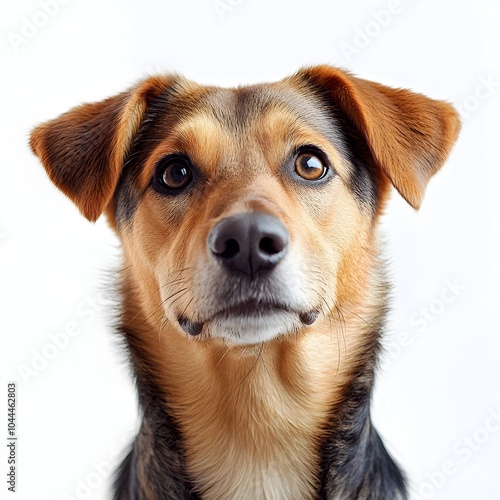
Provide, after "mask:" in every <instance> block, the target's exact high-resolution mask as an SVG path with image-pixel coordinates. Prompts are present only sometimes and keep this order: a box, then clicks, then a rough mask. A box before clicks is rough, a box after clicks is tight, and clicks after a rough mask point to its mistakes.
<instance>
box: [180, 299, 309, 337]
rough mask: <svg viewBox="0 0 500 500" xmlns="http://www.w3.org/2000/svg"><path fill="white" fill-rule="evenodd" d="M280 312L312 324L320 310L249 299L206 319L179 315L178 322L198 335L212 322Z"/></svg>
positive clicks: (239, 319) (303, 323)
mask: <svg viewBox="0 0 500 500" xmlns="http://www.w3.org/2000/svg"><path fill="white" fill-rule="evenodd" d="M279 314H286V315H289V316H295V317H296V318H298V320H299V321H300V324H302V325H304V326H310V325H312V324H313V323H314V322H315V321H316V320H317V319H318V316H319V310H318V309H311V310H309V311H302V312H300V311H295V310H292V309H290V308H289V307H287V306H286V305H284V304H279V303H276V304H274V303H270V302H259V301H255V300H249V301H246V302H241V303H238V304H235V305H232V306H229V307H226V308H223V309H221V310H219V311H217V312H216V313H214V314H212V315H211V317H210V318H209V319H207V320H204V321H194V320H191V319H189V318H188V317H186V316H179V318H178V322H179V325H180V327H181V328H182V330H183V331H184V332H185V333H187V334H188V335H190V336H192V337H196V336H198V335H200V334H201V333H202V332H203V329H204V326H205V325H206V324H207V323H210V322H214V321H216V322H229V321H235V320H238V321H245V320H248V321H251V320H255V319H262V318H267V317H272V316H273V315H279Z"/></svg>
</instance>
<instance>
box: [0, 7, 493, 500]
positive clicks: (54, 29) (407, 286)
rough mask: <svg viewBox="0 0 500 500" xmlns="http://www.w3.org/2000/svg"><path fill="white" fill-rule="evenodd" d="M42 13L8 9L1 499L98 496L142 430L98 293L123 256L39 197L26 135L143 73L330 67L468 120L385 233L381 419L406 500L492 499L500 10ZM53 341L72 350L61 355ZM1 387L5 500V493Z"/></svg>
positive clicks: (1, 221) (391, 212) (49, 190)
mask: <svg viewBox="0 0 500 500" xmlns="http://www.w3.org/2000/svg"><path fill="white" fill-rule="evenodd" d="M52 1H53V2H54V1H55V0H52ZM42 2H43V0H41V2H38V1H30V0H19V1H16V2H14V1H13V0H4V1H3V2H2V6H1V12H0V19H1V21H0V22H1V33H0V50H1V57H2V59H1V60H2V65H1V73H2V87H1V89H2V91H1V92H0V109H1V117H2V119H1V120H0V127H1V133H0V145H1V166H0V172H1V181H0V207H1V211H0V259H1V268H0V293H1V297H0V304H1V308H2V309H1V315H0V322H1V351H0V352H1V357H2V360H1V370H2V373H1V385H0V387H1V390H0V394H3V396H0V400H1V404H0V408H1V411H0V429H1V430H0V439H2V443H1V444H0V450H3V451H1V452H0V464H1V467H0V471H1V474H0V477H1V478H2V479H1V481H0V483H1V484H0V492H1V493H0V497H1V498H10V497H11V496H12V498H19V499H26V500H31V499H42V500H43V499H66V500H68V499H77V498H92V499H104V498H109V485H110V481H111V476H110V472H109V464H110V463H111V462H113V463H116V461H117V458H116V457H117V453H119V452H120V451H121V450H122V449H123V448H124V446H125V444H126V443H127V442H128V440H129V439H130V437H131V436H132V433H133V431H134V428H135V426H136V420H137V413H136V397H135V393H134V387H133V384H132V382H131V379H130V376H129V370H128V367H127V366H126V364H125V363H124V362H123V360H124V357H123V355H122V354H121V351H120V349H119V346H118V343H117V341H116V338H115V337H114V336H113V335H112V333H111V327H110V326H109V324H110V322H111V318H110V315H109V311H107V309H109V308H108V307H107V306H106V305H105V304H104V305H103V304H102V302H103V300H102V297H101V296H100V295H99V294H100V293H101V291H102V290H105V289H106V287H107V283H108V282H109V274H107V273H109V271H112V270H113V269H116V268H118V266H119V250H118V245H117V241H116V240H115V238H114V236H113V235H112V234H111V231H110V230H109V229H108V228H107V226H106V223H105V221H104V220H99V221H98V222H97V224H95V225H92V224H90V223H88V222H87V221H86V220H84V219H83V218H82V217H81V216H80V215H79V213H78V211H77V209H76V208H75V207H74V206H73V205H72V204H71V203H70V202H69V201H68V200H67V199H66V198H65V197H64V196H63V195H62V194H61V193H60V192H58V191H57V190H56V188H55V187H54V186H52V185H51V184H50V182H49V181H48V180H47V178H46V175H45V172H44V171H43V169H42V168H41V166H40V164H39V162H38V161H37V159H36V158H35V157H34V156H32V155H31V153H30V151H29V150H28V147H27V139H28V134H29V130H30V129H31V128H32V127H33V126H34V125H35V124H37V123H40V122H42V121H44V120H46V119H49V118H52V117H55V116H57V115H58V114H60V113H62V112H64V111H66V110H67V109H69V108H70V107H72V106H74V105H76V104H78V103H80V102H85V101H93V100H99V99H102V98H104V97H107V96H109V95H112V94H114V93H116V92H119V91H121V90H122V89H124V88H125V87H127V86H129V85H130V84H132V83H133V82H135V81H136V80H137V79H138V78H140V77H142V76H144V75H147V74H151V73H153V72H155V71H172V70H175V71H178V72H181V73H184V74H185V75H186V76H188V77H189V78H191V79H193V80H197V81H199V82H200V83H213V84H219V85H236V84H243V83H254V82H259V81H270V80H275V79H280V78H282V77H284V76H287V75H288V74H291V73H292V72H294V71H296V70H297V69H298V68H299V67H300V66H302V65H306V64H316V63H330V64H334V65H340V66H343V67H345V68H348V69H351V70H352V71H354V72H355V73H356V74H358V75H360V76H363V77H365V78H369V79H373V80H377V81H380V82H383V83H386V84H389V85H394V86H402V87H409V88H412V89H414V90H417V91H419V92H422V93H426V94H428V95H430V96H432V97H434V98H441V99H448V100H450V101H451V102H453V103H455V104H456V105H458V106H461V109H462V119H463V130H462V134H461V136H460V140H459V142H458V143H457V145H456V147H455V149H454V151H453V154H452V155H451V157H450V159H449V161H448V163H447V165H446V166H445V167H444V169H443V170H442V171H441V172H440V173H439V174H438V175H437V176H436V177H435V178H434V179H433V180H432V181H431V184H430V187H429V189H428V191H427V194H426V199H425V201H424V204H423V207H422V209H421V210H420V212H419V213H415V212H414V211H413V210H412V209H411V208H410V207H409V206H407V205H406V203H405V202H404V201H403V200H402V199H401V198H399V197H398V196H397V195H395V194H394V196H393V199H392V201H391V203H390V205H389V208H388V211H387V215H386V217H385V219H384V221H383V229H384V232H385V235H386V238H387V241H388V244H387V254H388V256H389V257H390V267H391V270H392V279H393V282H394V285H395V287H394V298H393V301H392V305H393V311H392V313H391V315H390V322H389V332H388V336H387V338H386V344H387V346H388V347H389V352H388V354H387V355H386V363H385V365H384V369H383V370H382V371H381V373H380V374H379V377H378V379H377V386H376V391H375V395H374V405H373V417H374V420H375V423H376V425H377V426H378V428H379V430H380V431H381V433H382V435H383V436H384V438H385V442H386V443H387V445H388V446H389V448H390V449H391V451H392V452H393V453H394V455H395V456H396V457H397V459H398V460H399V462H400V464H401V465H402V466H403V467H404V469H405V470H406V471H407V472H408V474H409V477H410V479H411V484H412V491H413V498H415V499H418V498H434V499H449V500H470V499H473V500H476V499H480V500H490V499H500V422H496V423H494V420H493V417H492V415H493V416H494V415H496V416H497V417H496V418H497V419H498V420H500V415H499V412H500V362H499V359H500V329H499V326H498V325H499V323H500V321H499V320H500V314H499V306H498V299H499V292H498V283H499V282H500V258H499V255H500V252H499V243H500V228H499V216H500V211H499V208H500V202H499V200H500V196H499V186H500V173H499V172H500V168H499V164H498V160H499V154H498V153H499V143H500V141H499V137H500V127H499V121H498V116H499V111H500V110H499V108H500V92H499V88H500V67H499V64H498V61H499V56H500V50H499V49H500V30H498V23H499V20H500V16H499V14H500V2H495V1H491V2H488V1H480V0H476V1H474V2H470V1H467V2H466V1H457V0H453V1H452V0H447V1H443V0H441V1H439V2H437V1H431V0H420V1H401V2H399V7H397V4H398V2H394V1H392V2H391V1H388V0H381V1H375V0H374V1H367V0H363V1H356V2H353V1H351V2H349V1H347V0H345V1H342V0H336V1H327V0H324V1H321V0H308V1H304V0H294V1H292V0H278V1H274V2H269V1H267V2H266V1H264V0H242V1H240V2H237V1H233V2H232V3H234V4H238V5H235V6H233V7H231V8H227V9H226V11H225V12H223V13H222V14H221V12H217V9H216V8H215V6H214V2H212V1H208V0H191V1H180V0H177V1H176V2H154V1H152V0H146V1H144V0H142V1H140V2H139V1H138V0H136V1H133V0H128V1H117V0H115V1H106V2H104V1H97V0H85V1H83V0H71V1H69V2H68V1H67V0H66V4H65V5H62V4H57V5H58V7H54V5H52V7H51V9H52V10H51V12H52V14H51V17H50V18H49V17H47V16H46V18H45V19H44V14H43V9H42V7H41V3H42ZM48 3H50V2H48ZM224 3H225V4H226V5H227V6H230V2H229V0H228V1H223V2H219V4H224ZM394 6H396V9H394ZM221 8H222V5H221ZM389 8H392V10H393V14H391V15H390V19H388V17H387V14H386V13H385V17H384V13H382V14H381V13H380V11H382V10H387V9H389ZM56 10H57V12H55V11H56ZM377 13H378V14H377ZM377 18H378V20H377ZM26 20H27V21H26ZM31 21H33V22H36V23H37V24H38V25H39V27H36V26H35V28H34V29H33V28H31V31H30V30H29V27H28V28H27V27H26V26H27V23H29V22H31ZM44 21H46V23H45V24H44ZM382 24H385V26H382ZM23 30H24V33H25V34H26V33H27V34H28V35H29V36H30V38H28V37H25V39H24V41H20V38H16V37H21V36H23ZM26 30H28V31H26ZM362 31H368V33H369V35H368V37H366V35H365V36H364V39H363V35H361V34H360V33H361V32H362ZM363 44H364V46H362V45H363ZM349 45H350V46H351V47H350V50H351V52H352V51H353V49H354V52H352V53H351V54H350V55H349V54H348V52H349ZM485 82H489V83H485ZM478 97H480V99H478ZM450 283H451V285H450ZM443 294H444V295H443ZM442 297H444V298H446V299H447V302H448V303H445V302H444V301H443V300H442ZM423 309H428V310H429V313H428V314H430V316H429V315H427V317H425V314H427V313H424V312H423ZM74 327H76V328H78V330H77V331H78V334H77V335H76V336H73V337H71V338H70V337H68V336H67V333H62V332H65V330H66V331H68V330H70V329H71V328H74ZM56 334H59V336H58V338H59V339H62V338H67V339H68V340H67V345H65V346H63V347H61V348H59V349H57V348H56V349H54V345H53V340H52V339H53V338H54V335H56ZM51 336H52V337H51ZM61 342H62V341H61ZM51 344H52V347H51ZM43 352H45V353H46V354H47V355H49V356H51V357H52V359H50V360H46V361H45V362H43V360H42V359H41V354H40V353H43ZM33 363H34V366H35V367H36V369H35V368H33ZM27 369H31V370H33V371H32V372H26V370H27ZM26 373H29V376H28V375H26ZM9 380H16V381H17V382H18V434H19V442H18V458H19V467H18V493H17V496H14V495H11V494H9V495H8V494H7V493H8V492H7V484H6V482H5V477H6V476H5V474H6V471H7V465H6V462H7V448H6V446H5V444H6V441H5V437H4V436H5V435H6V430H7V411H6V384H7V381H9ZM84 484H86V486H84Z"/></svg>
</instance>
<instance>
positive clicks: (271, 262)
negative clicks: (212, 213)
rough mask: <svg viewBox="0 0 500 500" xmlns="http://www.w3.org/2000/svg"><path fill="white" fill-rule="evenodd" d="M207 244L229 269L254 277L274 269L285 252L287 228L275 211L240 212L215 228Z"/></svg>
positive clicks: (286, 247)
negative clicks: (275, 214)
mask: <svg viewBox="0 0 500 500" xmlns="http://www.w3.org/2000/svg"><path fill="white" fill-rule="evenodd" d="M208 247H209V248H210V251H211V252H212V254H213V255H214V256H215V257H216V258H217V260H218V261H219V262H220V263H221V264H222V265H223V266H224V267H225V268H226V269H228V270H229V271H231V272H240V273H244V274H247V275H248V276H250V278H252V279H253V277H254V276H255V275H256V274H258V273H259V272H264V271H270V270H271V269H273V268H274V267H275V266H276V265H277V264H278V263H279V262H280V261H281V260H282V259H283V257H284V256H285V255H286V252H287V249H288V231H287V230H286V228H285V226H284V225H283V224H282V223H281V221H279V220H278V219H277V218H276V217H273V216H272V215H268V214H265V213H261V212H250V213H243V214H237V215H233V216H231V217H228V218H226V219H222V220H221V221H220V222H219V223H218V224H217V225H216V226H215V227H214V228H213V229H212V231H211V232H210V234H209V236H208Z"/></svg>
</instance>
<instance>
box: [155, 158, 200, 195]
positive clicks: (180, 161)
mask: <svg viewBox="0 0 500 500" xmlns="http://www.w3.org/2000/svg"><path fill="white" fill-rule="evenodd" d="M192 180H193V172H192V168H191V165H190V163H189V161H188V160H187V159H184V158H175V157H174V158H164V159H162V160H160V161H159V162H158V165H157V166H156V171H155V175H154V178H153V186H154V188H155V189H156V190H157V191H159V192H160V193H165V194H173V192H175V191H180V190H182V189H183V188H185V187H186V186H187V185H188V184H190V183H191V181H192Z"/></svg>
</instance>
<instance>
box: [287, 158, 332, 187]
mask: <svg viewBox="0 0 500 500" xmlns="http://www.w3.org/2000/svg"><path fill="white" fill-rule="evenodd" d="M327 171H328V168H327V167H326V166H325V165H324V163H323V162H322V161H321V160H320V159H319V158H318V157H317V156H315V155H313V154H312V153H300V154H299V155H298V156H297V158H296V159H295V172H296V173H297V174H298V175H300V177H302V178H303V179H305V180H306V181H318V180H320V179H322V178H323V177H324V176H325V175H326V173H327Z"/></svg>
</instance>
